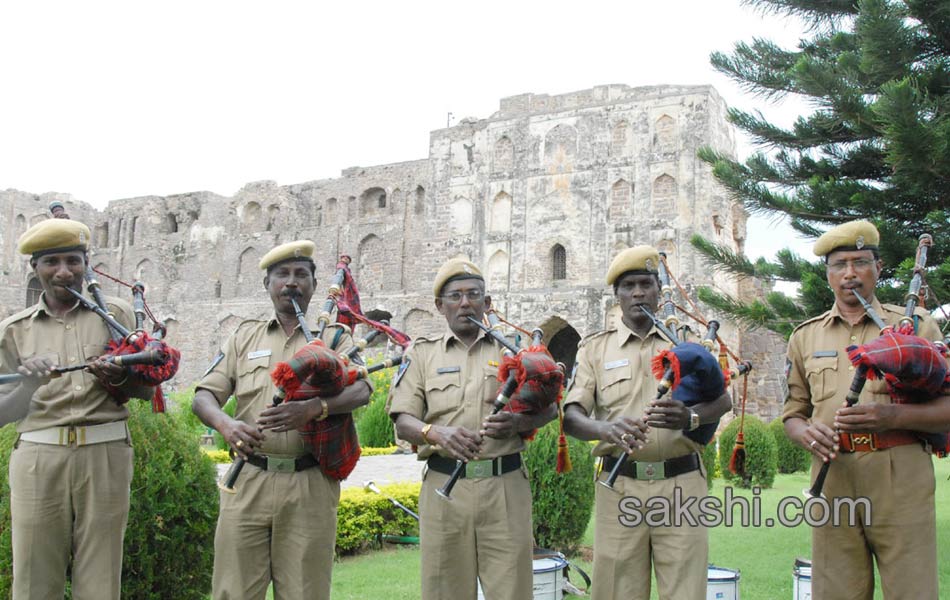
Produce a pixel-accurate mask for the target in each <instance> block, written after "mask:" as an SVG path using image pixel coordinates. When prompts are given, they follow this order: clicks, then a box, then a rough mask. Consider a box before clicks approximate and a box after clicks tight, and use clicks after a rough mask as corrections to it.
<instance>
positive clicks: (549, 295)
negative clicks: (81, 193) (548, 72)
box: [0, 85, 784, 418]
mask: <svg viewBox="0 0 950 600" xmlns="http://www.w3.org/2000/svg"><path fill="white" fill-rule="evenodd" d="M725 114H726V105H725V103H724V101H723V100H722V98H721V97H720V96H719V95H718V93H717V92H716V91H715V89H713V88H712V87H710V86H655V87H641V88H630V87H628V86H624V85H606V86H598V87H595V88H592V89H588V90H582V91H578V92H572V93H568V94H562V95H556V96H549V95H544V94H523V95H519V96H513V97H509V98H504V99H502V100H501V103H500V108H499V110H498V111H497V112H495V113H494V114H493V115H491V116H490V117H488V118H483V119H476V118H467V119H463V120H461V121H460V122H459V123H458V124H456V125H455V126H452V127H448V128H445V129H439V130H436V131H433V132H431V134H430V144H429V155H428V157H427V158H424V159H420V160H414V161H407V162H401V163H394V164H387V165H378V166H371V167H352V168H347V169H345V170H343V172H342V174H341V177H338V178H334V179H325V180H317V181H310V182H305V183H299V184H293V185H284V186H280V185H277V184H276V183H275V182H271V181H261V182H254V183H249V184H247V185H246V186H245V187H244V188H242V189H241V190H240V191H238V192H237V193H236V194H235V195H234V196H232V197H225V196H219V195H217V194H213V193H211V192H192V193H187V194H179V195H172V196H165V197H161V196H145V197H140V198H130V199H123V200H113V201H111V202H109V203H108V206H107V207H106V208H105V209H104V210H96V209H95V208H93V207H92V206H90V205H89V204H87V203H84V202H81V201H78V200H76V199H74V198H72V197H71V196H69V195H68V194H42V195H35V194H30V193H26V192H21V191H17V190H6V191H0V226H2V228H0V284H2V285H0V316H6V315H7V314H10V313H13V312H15V311H16V310H19V309H20V308H22V307H23V306H24V305H25V303H26V302H27V301H28V298H31V297H33V293H32V292H31V291H30V289H29V288H30V285H31V274H30V268H29V264H28V260H27V258H26V257H22V256H19V255H18V254H16V248H15V242H16V239H17V238H18V237H19V235H20V234H21V233H22V232H23V231H24V230H25V229H26V228H27V227H28V226H29V225H31V224H33V223H35V222H36V221H37V220H39V219H44V218H47V217H48V213H47V212H46V209H47V205H48V203H49V201H51V200H52V199H59V200H61V201H63V202H64V204H65V205H66V208H67V211H68V212H69V213H70V215H71V216H72V218H75V219H79V220H82V221H83V222H85V223H87V224H88V225H90V227H91V228H92V229H93V238H94V239H93V242H94V246H95V250H94V252H93V253H92V256H91V262H92V264H93V265H94V266H96V267H97V268H99V269H100V270H103V271H105V272H107V273H110V274H112V275H115V276H116V277H118V278H120V279H123V280H125V281H129V282H131V281H132V280H135V279H140V280H142V281H144V282H146V284H147V286H148V288H147V299H148V301H149V304H150V306H151V307H152V309H153V311H154V312H155V313H156V314H157V315H159V316H161V317H164V318H167V319H169V337H170V342H171V343H172V344H174V345H175V346H177V347H179V348H180V349H181V350H182V353H183V361H182V365H181V369H180V371H179V374H178V376H177V377H176V379H175V380H174V381H173V382H171V383H170V384H169V387H184V386H187V385H189V384H190V383H192V382H193V381H195V380H196V379H197V378H198V377H199V376H200V375H201V373H202V372H203V371H204V369H205V367H206V365H207V363H208V361H209V360H210V358H211V357H212V356H213V354H214V353H215V352H216V350H217V348H218V347H219V346H220V344H221V343H222V342H223V340H224V339H225V338H226V337H227V336H228V335H229V334H230V333H231V331H233V330H234V329H235V328H236V327H237V325H238V324H239V323H240V322H241V321H242V320H244V319H247V318H260V317H264V316H266V315H267V314H269V313H270V312H271V307H270V304H269V301H268V299H267V297H266V295H265V294H264V293H263V288H262V283H261V281H262V274H261V272H260V271H259V270H258V268H257V263H258V260H259V259H260V257H261V256H262V255H263V254H264V253H265V252H266V251H267V250H269V249H270V248H272V247H273V246H275V245H277V244H279V243H282V242H286V241H290V240H293V239H299V238H309V239H312V240H314V242H316V244H317V256H316V257H315V258H316V262H317V266H318V272H317V276H318V278H319V279H320V281H321V283H320V284H318V294H320V293H321V292H322V289H325V287H326V285H327V284H328V282H329V278H330V277H331V276H332V273H333V268H334V265H335V263H336V259H337V257H338V255H339V254H341V253H345V254H349V255H350V256H352V258H353V264H352V265H351V267H352V269H353V273H354V275H355V277H356V279H357V282H358V284H359V287H360V293H361V296H362V300H363V309H364V311H365V310H370V309H374V308H375V309H380V310H385V311H387V312H389V313H390V314H392V316H393V323H394V325H395V326H397V327H399V328H401V329H403V330H405V331H407V333H409V334H410V335H412V336H416V335H419V334H425V333H435V332H438V331H441V330H442V329H443V328H444V321H443V320H442V319H441V317H440V316H439V314H438V313H437V311H436V310H435V307H434V304H433V298H432V292H431V282H432V279H433V277H434V275H435V272H436V270H437V269H438V267H439V266H440V265H441V263H442V262H443V261H445V260H446V259H448V258H451V257H455V256H466V257H468V258H469V259H471V260H473V261H474V262H475V263H476V264H479V265H481V266H482V268H483V270H484V271H485V273H486V276H487V280H488V290H489V292H490V294H491V295H492V297H493V301H494V304H495V306H496V307H497V308H498V309H499V311H500V312H501V313H502V314H504V315H506V316H507V317H508V319H509V320H511V321H513V322H515V323H519V324H521V325H523V326H525V327H527V328H530V327H534V326H542V328H543V329H544V330H545V333H546V339H547V340H548V341H549V342H550V343H552V346H553V347H552V349H554V347H556V348H557V350H558V351H557V352H556V354H560V355H561V356H559V357H560V358H566V359H569V358H572V357H573V345H574V343H575V342H576V340H577V339H579V337H581V336H584V335H587V334H589V333H593V332H594V331H597V330H599V329H602V328H603V327H604V326H605V325H606V324H608V323H609V321H610V320H611V319H612V318H614V317H615V314H614V313H612V312H611V308H612V307H613V298H612V290H610V289H608V288H607V287H606V286H605V285H604V282H603V276H604V274H605V273H606V270H607V266H608V264H609V262H610V260H611V259H612V258H613V256H614V255H616V253H617V252H619V251H620V250H622V249H623V248H626V247H629V246H633V245H637V244H642V243H649V244H653V245H654V246H656V247H658V248H659V249H660V250H661V251H664V252H666V253H667V255H668V257H669V259H668V260H669V262H670V267H671V269H672V271H673V272H674V274H675V275H676V276H677V278H678V279H679V280H680V282H681V283H683V284H684V285H685V286H686V288H687V290H693V289H695V287H696V286H698V285H710V286H713V287H715V288H718V289H720V290H722V291H725V292H728V293H730V294H733V295H737V294H738V295H743V296H748V295H749V294H756V293H761V291H762V290H758V289H757V288H756V287H755V285H756V284H755V282H751V281H742V282H737V281H735V280H733V279H731V278H728V277H723V276H721V275H719V276H717V275H715V274H714V273H713V272H712V271H711V270H710V269H709V268H708V267H707V266H706V265H705V264H704V263H703V262H702V261H701V259H700V257H699V256H698V255H697V254H696V253H695V252H694V251H693V249H692V248H691V246H690V245H689V239H690V237H691V236H692V235H694V234H701V235H703V236H705V237H707V238H711V239H714V240H717V241H718V242H720V243H724V244H727V245H729V246H730V247H732V248H733V249H735V250H738V251H741V250H742V249H743V245H744V242H745V235H746V219H747V214H746V213H745V211H744V210H743V209H742V207H741V206H740V205H738V204H737V203H735V202H734V201H733V200H732V199H731V198H729V197H728V195H727V194H726V192H725V190H724V189H723V188H721V187H720V186H719V185H718V184H717V183H716V182H715V180H714V178H713V176H712V174H711V171H710V169H709V167H708V166H707V165H706V164H705V163H703V162H702V161H700V160H699V159H698V158H697V157H696V150H697V149H698V148H700V147H702V146H711V147H713V148H715V149H717V150H719V151H721V152H726V153H728V154H734V153H735V140H734V133H733V131H732V129H731V127H730V126H729V125H728V123H727V122H726V118H725ZM33 285H34V286H35V282H34V284H33ZM103 288H104V289H105V291H106V293H109V294H113V295H119V296H121V297H128V296H129V294H128V290H127V289H125V288H121V287H120V286H119V285H117V284H114V283H111V282H107V281H103ZM317 297H318V296H315V298H317ZM314 312H315V311H313V310H312V311H311V314H313V313H314ZM723 333H724V335H725V337H726V339H728V340H729V341H730V343H731V345H732V347H733V348H734V349H736V350H737V351H739V352H740V353H741V354H742V355H743V356H744V357H748V358H749V359H750V360H752V361H753V363H754V364H755V365H756V369H755V371H754V376H753V378H752V379H751V380H750V388H751V392H750V402H751V403H750V407H749V409H750V410H751V411H752V412H756V413H758V414H760V415H762V416H764V417H767V418H771V417H774V416H776V415H777V414H778V413H779V411H780V402H781V397H782V389H781V385H782V384H781V377H780V372H781V365H782V364H783V360H782V357H783V354H784V342H783V341H782V340H781V339H780V338H778V337H777V336H774V335H772V334H770V333H765V332H753V333H748V332H740V331H737V330H736V329H735V327H733V326H730V324H728V323H724V327H723Z"/></svg>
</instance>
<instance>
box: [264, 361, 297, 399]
mask: <svg viewBox="0 0 950 600" xmlns="http://www.w3.org/2000/svg"><path fill="white" fill-rule="evenodd" d="M270 376H271V380H272V381H273V382H274V385H276V386H277V387H279V388H280V389H282V390H284V391H285V392H286V393H287V395H288V396H289V395H291V394H293V393H294V392H295V391H297V389H298V388H299V387H300V384H301V381H300V378H299V377H297V374H296V373H294V370H293V369H291V368H290V365H288V364H287V363H285V362H281V363H277V366H275V367H274V370H273V371H271V374H270Z"/></svg>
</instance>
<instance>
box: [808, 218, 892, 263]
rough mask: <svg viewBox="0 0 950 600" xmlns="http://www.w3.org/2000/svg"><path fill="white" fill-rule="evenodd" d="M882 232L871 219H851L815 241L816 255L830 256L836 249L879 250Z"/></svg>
mask: <svg viewBox="0 0 950 600" xmlns="http://www.w3.org/2000/svg"><path fill="white" fill-rule="evenodd" d="M880 241H881V234H879V233H878V232H877V227H875V226H874V224H873V223H871V222H869V221H849V222H847V223H844V224H843V225H838V226H837V227H835V228H834V229H831V230H829V231H827V232H826V233H825V234H824V235H822V236H821V237H820V238H818V241H817V242H815V249H814V252H815V256H828V255H829V254H831V252H832V251H834V250H877V245H878V243H879V242H880Z"/></svg>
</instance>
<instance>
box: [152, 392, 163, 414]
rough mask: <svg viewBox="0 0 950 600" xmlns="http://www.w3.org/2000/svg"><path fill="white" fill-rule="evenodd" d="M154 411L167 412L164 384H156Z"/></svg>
mask: <svg viewBox="0 0 950 600" xmlns="http://www.w3.org/2000/svg"><path fill="white" fill-rule="evenodd" d="M152 412H153V413H163V412H165V394H164V393H162V386H160V385H157V386H155V395H153V396H152Z"/></svg>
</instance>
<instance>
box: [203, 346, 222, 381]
mask: <svg viewBox="0 0 950 600" xmlns="http://www.w3.org/2000/svg"><path fill="white" fill-rule="evenodd" d="M222 360H224V352H221V351H220V350H218V353H217V354H215V355H214V358H213V359H211V364H210V365H208V369H207V370H206V371H205V372H204V373H202V374H201V378H202V379H204V378H205V377H207V376H208V373H210V372H211V371H214V368H215V367H217V366H218V365H219V364H221V361H222Z"/></svg>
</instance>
